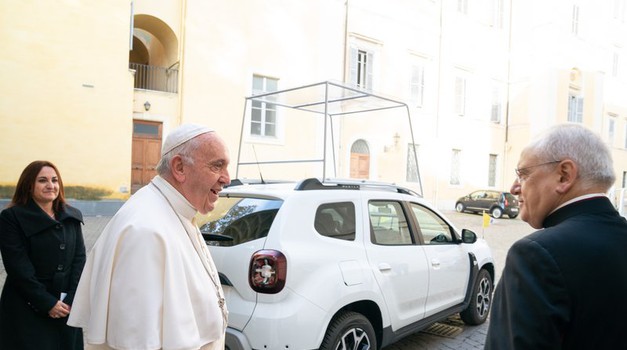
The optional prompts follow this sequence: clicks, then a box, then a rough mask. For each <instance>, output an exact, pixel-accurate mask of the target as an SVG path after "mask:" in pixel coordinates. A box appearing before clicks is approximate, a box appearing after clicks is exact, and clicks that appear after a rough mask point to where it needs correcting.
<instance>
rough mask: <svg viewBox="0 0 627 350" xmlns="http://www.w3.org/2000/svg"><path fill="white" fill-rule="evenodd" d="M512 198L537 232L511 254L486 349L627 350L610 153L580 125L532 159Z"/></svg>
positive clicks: (531, 151)
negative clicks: (516, 201) (610, 197)
mask: <svg viewBox="0 0 627 350" xmlns="http://www.w3.org/2000/svg"><path fill="white" fill-rule="evenodd" d="M516 175H517V179H516V181H514V184H513V185H512V188H511V192H512V193H513V194H515V195H517V196H518V198H519V200H520V217H521V219H522V220H524V221H526V222H527V223H529V225H531V226H532V227H533V228H535V229H538V231H536V232H534V233H532V234H530V235H528V236H526V237H524V238H522V239H520V240H519V241H517V242H516V243H514V245H513V246H512V247H511V248H510V250H509V252H508V254H507V260H506V263H505V267H504V270H503V273H502V277H501V280H500V281H499V284H498V286H497V288H496V291H495V294H494V304H493V308H492V314H491V317H490V325H489V328H488V335H487V339H486V342H485V349H498V350H512V349H533V350H538V349H627V321H625V317H627V253H626V251H627V221H626V220H625V218H623V217H621V216H620V215H619V213H618V212H617V211H616V209H615V208H614V207H613V205H612V203H611V202H610V200H609V199H608V198H607V196H606V195H605V193H607V191H608V189H609V188H610V187H611V186H612V185H613V184H614V181H615V175H614V170H613V168H612V158H611V155H610V152H609V150H608V148H607V146H606V145H605V144H604V143H603V141H602V140H601V139H600V138H599V137H598V136H597V135H595V134H594V133H593V132H591V131H590V130H588V129H586V128H585V127H583V126H581V125H578V124H561V125H557V126H555V127H552V128H551V129H549V130H548V131H547V132H546V133H544V134H543V135H541V136H540V137H539V138H537V139H536V140H535V141H533V142H532V143H530V144H529V145H528V146H527V147H526V148H525V149H524V150H523V151H522V154H521V157H520V160H519V162H518V168H517V169H516Z"/></svg>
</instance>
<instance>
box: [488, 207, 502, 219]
mask: <svg viewBox="0 0 627 350" xmlns="http://www.w3.org/2000/svg"><path fill="white" fill-rule="evenodd" d="M490 213H491V214H492V217H493V218H495V219H500V218H501V216H503V210H502V209H501V208H499V207H496V208H492V211H491V212H490Z"/></svg>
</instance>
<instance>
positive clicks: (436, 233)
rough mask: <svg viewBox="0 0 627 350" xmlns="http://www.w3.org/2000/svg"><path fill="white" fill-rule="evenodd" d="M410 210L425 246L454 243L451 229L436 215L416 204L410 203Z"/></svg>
mask: <svg viewBox="0 0 627 350" xmlns="http://www.w3.org/2000/svg"><path fill="white" fill-rule="evenodd" d="M411 209H412V211H413V213H414V216H415V217H416V224H417V225H418V228H419V230H420V233H421V234H422V238H423V239H424V242H425V244H447V243H449V244H450V243H454V242H455V240H454V239H453V233H452V232H453V230H452V228H451V227H450V226H449V225H448V224H447V223H446V222H445V221H444V220H442V218H440V217H439V216H438V215H437V214H436V213H434V212H433V211H431V210H429V209H427V208H425V207H423V206H422V205H419V204H416V203H411Z"/></svg>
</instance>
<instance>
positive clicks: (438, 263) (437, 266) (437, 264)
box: [431, 259, 440, 269]
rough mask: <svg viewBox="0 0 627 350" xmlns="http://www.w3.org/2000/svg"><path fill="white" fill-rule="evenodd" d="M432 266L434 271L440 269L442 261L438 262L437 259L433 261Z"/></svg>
mask: <svg viewBox="0 0 627 350" xmlns="http://www.w3.org/2000/svg"><path fill="white" fill-rule="evenodd" d="M431 266H433V268H434V269H439V268H440V260H437V259H433V260H431Z"/></svg>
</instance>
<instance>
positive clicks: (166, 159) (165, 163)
mask: <svg viewBox="0 0 627 350" xmlns="http://www.w3.org/2000/svg"><path fill="white" fill-rule="evenodd" d="M201 143H202V141H201V138H200V137H198V136H197V137H194V138H192V139H191V140H189V141H187V142H184V143H182V144H181V145H179V146H177V147H175V148H173V149H172V150H171V151H170V152H168V153H166V154H164V155H162V156H161V160H159V164H157V173H158V174H159V175H160V176H164V175H170V174H172V169H171V168H170V161H171V160H172V158H174V156H176V155H177V154H178V155H180V156H181V158H183V162H185V163H187V164H189V165H194V158H193V157H192V153H194V151H195V150H196V149H197V148H198V147H199V146H200V144H201Z"/></svg>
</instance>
